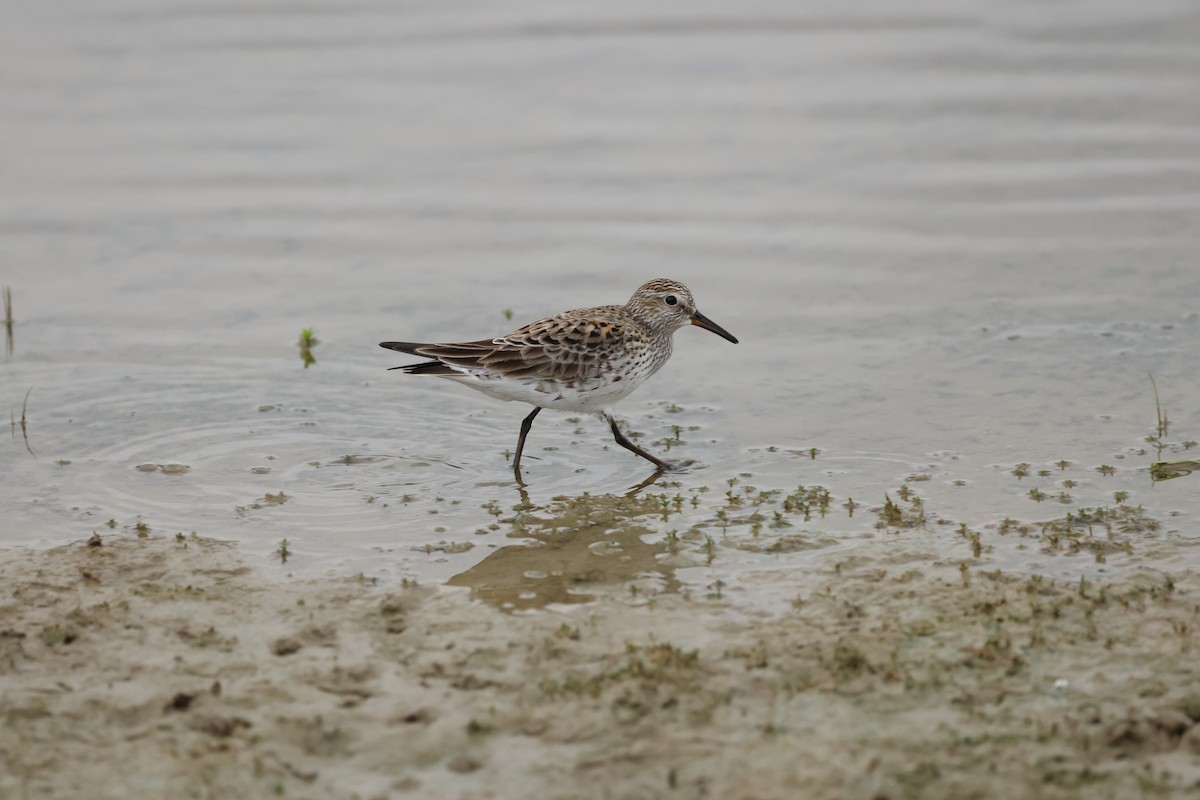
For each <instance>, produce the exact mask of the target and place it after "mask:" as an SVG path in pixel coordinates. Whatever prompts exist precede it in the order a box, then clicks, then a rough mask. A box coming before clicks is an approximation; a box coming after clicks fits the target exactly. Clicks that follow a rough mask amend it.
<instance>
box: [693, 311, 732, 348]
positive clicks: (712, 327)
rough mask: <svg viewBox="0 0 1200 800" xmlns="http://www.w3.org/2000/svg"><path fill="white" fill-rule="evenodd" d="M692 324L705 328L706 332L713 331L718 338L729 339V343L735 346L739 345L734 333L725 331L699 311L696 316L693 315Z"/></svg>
mask: <svg viewBox="0 0 1200 800" xmlns="http://www.w3.org/2000/svg"><path fill="white" fill-rule="evenodd" d="M692 324H693V325H698V326H700V327H701V328H704V330H706V331H712V332H713V333H715V334H716V335H717V336H720V337H721V338H722V339H728V340H729V341H731V342H733V343H734V344H737V343H738V340H737V339H736V338H734V335H733V334H732V333H730V332H729V331H727V330H725V329H724V328H722V327H721V326H720V325H718V324H717V323H715V322H713V321H712V320H711V319H709V318H708V317H706V316H704V315H703V314H701V313H700V312H699V311H697V312H696V313H695V314H692Z"/></svg>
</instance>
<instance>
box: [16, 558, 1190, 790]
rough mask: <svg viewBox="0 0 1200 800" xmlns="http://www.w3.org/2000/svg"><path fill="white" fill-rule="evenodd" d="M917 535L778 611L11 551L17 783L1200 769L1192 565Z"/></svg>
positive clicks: (193, 561)
mask: <svg viewBox="0 0 1200 800" xmlns="http://www.w3.org/2000/svg"><path fill="white" fill-rule="evenodd" d="M900 561H901V560H898V559H892V560H891V561H886V562H885V561H872V560H866V559H851V560H847V561H845V562H843V563H840V564H838V565H837V566H836V567H835V568H832V569H830V570H828V571H827V572H825V573H818V574H809V575H805V576H798V577H797V596H796V600H795V602H794V604H793V607H791V608H789V609H786V610H785V612H783V613H780V614H777V615H772V616H749V615H746V614H744V613H743V612H740V611H738V610H737V609H736V608H733V607H731V606H730V605H729V604H728V603H727V601H726V600H723V599H721V598H712V597H709V598H692V599H686V598H685V597H683V596H680V595H665V596H660V597H657V598H654V599H653V600H649V601H647V600H646V599H645V598H642V599H640V600H636V601H635V600H634V599H624V598H618V597H615V596H610V597H606V598H601V599H599V600H597V601H596V602H595V603H591V604H581V605H575V606H570V607H563V608H561V609H558V610H549V611H540V612H536V613H529V614H506V613H503V612H501V611H498V610H496V609H495V608H493V607H491V606H488V605H486V604H483V603H480V602H478V601H476V600H473V599H471V597H470V595H469V593H468V592H466V591H465V590H460V589H442V590H437V589H433V588H428V587H416V586H409V587H391V588H384V587H380V586H375V585H371V584H370V583H369V582H365V581H361V580H360V581H355V580H344V581H309V582H300V581H295V582H290V583H289V582H282V583H280V582H278V581H268V580H266V579H265V577H264V573H263V572H261V571H260V570H259V569H258V568H257V567H254V568H252V567H249V566H247V565H246V564H245V563H244V562H243V561H242V560H241V558H240V556H239V554H238V551H237V550H236V548H235V547H234V546H232V545H229V544H223V543H219V542H215V541H210V540H204V539H198V538H183V537H178V538H168V537H156V536H145V537H142V538H136V537H134V536H124V537H122V536H115V535H114V536H109V537H105V538H104V539H103V540H102V541H100V540H98V539H94V540H93V541H92V542H91V543H90V544H88V543H79V544H77V545H73V546H69V547H63V548H59V549H55V550H50V551H45V552H31V551H17V550H12V551H6V552H3V553H0V585H2V586H3V598H2V600H0V686H2V687H3V693H2V696H0V714H2V719H3V725H2V726H0V796H3V797H5V798H26V797H28V798H45V797H56V798H62V797H89V798H118V797H119V798H162V797H172V798H192V797H197V798H201V797H202V798H208V797H221V798H237V797H253V798H262V797H272V796H279V797H295V798H384V797H389V798H400V797H415V798H527V797H539V798H548V799H552V798H564V799H565V798H657V797H664V798H701V797H719V798H795V797H817V798H820V797H843V798H907V797H921V798H966V797H1039V798H1066V797H1088V798H1128V797H1135V796H1139V797H1148V796H1155V797H1176V796H1177V797H1183V796H1195V794H1194V792H1196V791H1197V789H1198V788H1200V725H1197V720H1198V719H1200V683H1198V682H1197V680H1196V676H1197V672H1198V669H1197V665H1196V656H1197V652H1196V646H1195V642H1196V628H1197V625H1198V624H1200V615H1198V612H1197V603H1198V602H1200V580H1198V577H1197V576H1196V575H1194V574H1191V573H1181V574H1177V575H1174V576H1171V577H1167V576H1165V575H1162V574H1160V573H1147V574H1145V575H1141V576H1135V577H1133V578H1131V579H1128V580H1125V581H1122V582H1121V583H1116V584H1110V585H1101V584H1093V583H1088V582H1084V583H1082V584H1080V583H1076V584H1073V585H1068V584H1063V583H1055V582H1051V581H1049V580H1045V579H1039V578H1037V577H1033V578H1030V577H1015V576H1014V577H1009V576H1006V575H998V574H994V573H982V572H978V571H971V570H963V569H960V567H959V566H958V565H955V564H946V563H938V562H935V561H932V560H924V561H922V560H920V559H909V560H908V563H900Z"/></svg>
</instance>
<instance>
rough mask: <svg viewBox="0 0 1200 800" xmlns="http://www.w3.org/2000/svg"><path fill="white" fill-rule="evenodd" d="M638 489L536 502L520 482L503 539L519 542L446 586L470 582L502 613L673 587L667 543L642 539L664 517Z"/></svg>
mask: <svg viewBox="0 0 1200 800" xmlns="http://www.w3.org/2000/svg"><path fill="white" fill-rule="evenodd" d="M657 475H658V473H656V474H655V476H653V477H657ZM651 482H652V481H648V482H647V484H648V483H651ZM643 488H644V485H639V486H637V487H634V488H633V489H632V490H631V491H630V492H628V493H627V494H625V495H613V494H601V495H591V494H586V493H585V494H582V495H578V496H576V497H566V496H560V497H556V498H554V499H553V500H552V501H551V502H550V503H549V504H547V505H543V506H537V505H534V504H532V503H530V501H529V496H528V494H527V493H526V492H525V490H524V488H523V487H521V486H518V491H519V492H520V496H521V501H520V502H519V503H518V504H517V505H516V507H515V509H514V512H513V515H512V517H505V518H503V519H502V520H501V522H505V523H509V524H510V525H511V526H512V531H511V532H510V533H509V534H508V536H509V537H510V538H513V539H519V540H521V543H520V544H512V545H507V546H505V547H501V548H499V549H497V550H496V551H495V552H494V553H492V554H490V555H489V556H488V557H487V558H485V559H483V560H482V561H480V562H479V563H477V564H475V566H473V567H471V568H470V569H468V570H467V571H466V572H462V573H460V574H458V575H455V576H454V577H453V578H451V579H450V580H449V581H447V583H448V584H450V585H451V586H467V587H470V589H471V594H472V596H474V597H477V598H479V599H480V600H483V601H484V602H486V603H489V604H491V605H494V606H496V607H497V608H501V609H503V610H506V611H520V610H528V609H535V608H542V607H544V606H547V605H550V604H552V603H586V602H589V601H591V600H592V599H594V598H595V597H596V595H597V594H599V593H602V592H612V591H617V590H619V591H629V592H631V593H633V592H644V593H645V594H659V593H662V592H671V591H675V590H676V589H677V588H678V581H676V579H675V575H674V568H673V567H669V566H666V565H664V564H662V563H661V559H660V556H661V555H662V554H664V553H666V552H667V546H666V545H665V544H663V543H659V542H656V543H647V542H645V541H643V537H646V536H647V535H648V534H653V533H655V527H652V526H654V524H655V522H656V521H657V522H661V521H662V520H663V518H664V512H663V505H662V500H661V498H659V497H657V496H654V495H643V494H641V490H642V489H643ZM626 586H628V587H629V588H628V589H627V590H626V588H625V587H626Z"/></svg>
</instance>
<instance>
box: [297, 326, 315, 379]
mask: <svg viewBox="0 0 1200 800" xmlns="http://www.w3.org/2000/svg"><path fill="white" fill-rule="evenodd" d="M320 343H321V340H320V339H318V338H317V337H316V330H315V329H314V328H305V329H304V330H302V331H300V341H299V342H297V344H298V345H299V347H300V360H301V361H303V362H304V368H305V369H308V368H309V367H311V366H312V365H313V364H315V363H317V359H316V357H314V356H313V354H312V349H313V348H314V347H316V346H317V345H319V344H320Z"/></svg>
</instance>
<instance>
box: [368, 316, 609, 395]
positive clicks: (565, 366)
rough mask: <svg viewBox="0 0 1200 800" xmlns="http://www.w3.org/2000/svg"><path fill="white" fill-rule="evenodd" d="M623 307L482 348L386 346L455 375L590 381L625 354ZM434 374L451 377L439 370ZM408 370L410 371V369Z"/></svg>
mask: <svg viewBox="0 0 1200 800" xmlns="http://www.w3.org/2000/svg"><path fill="white" fill-rule="evenodd" d="M619 309H620V307H619V306H602V307H600V308H589V309H583V310H580V311H567V312H564V313H562V314H558V315H556V316H553V317H548V318H546V319H543V320H539V321H537V322H534V323H531V324H529V325H526V326H525V327H523V328H518V329H517V330H515V331H513V332H512V333H510V334H508V335H506V336H501V337H499V338H496V339H483V340H480V341H477V342H458V343H445V344H423V343H418V342H383V343H381V346H382V347H386V348H388V349H390V350H399V351H400V352H403V353H409V354H411V355H416V356H424V357H426V358H431V359H434V361H435V362H437V363H439V364H442V365H445V367H449V368H451V371H454V370H468V371H474V370H486V371H487V372H490V373H492V374H494V375H498V376H502V377H505V378H530V377H536V378H545V379H547V380H553V381H563V382H566V381H573V380H586V379H589V378H594V377H597V376H599V375H602V374H604V373H605V372H606V371H607V370H608V368H609V364H610V362H611V361H612V360H614V359H615V358H616V357H617V356H618V355H619V354H620V351H621V348H616V347H614V346H613V342H614V339H616V340H619V339H620V338H621V337H624V336H625V335H626V334H627V326H628V322H627V321H626V320H624V319H622V318H621V317H620V316H619V315H618V314H617V313H616V312H618V311H619ZM413 366H420V367H423V368H424V369H423V372H427V373H429V374H449V373H444V372H442V371H441V370H439V369H437V367H435V366H434V364H425V365H413ZM405 369H407V368H405Z"/></svg>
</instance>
